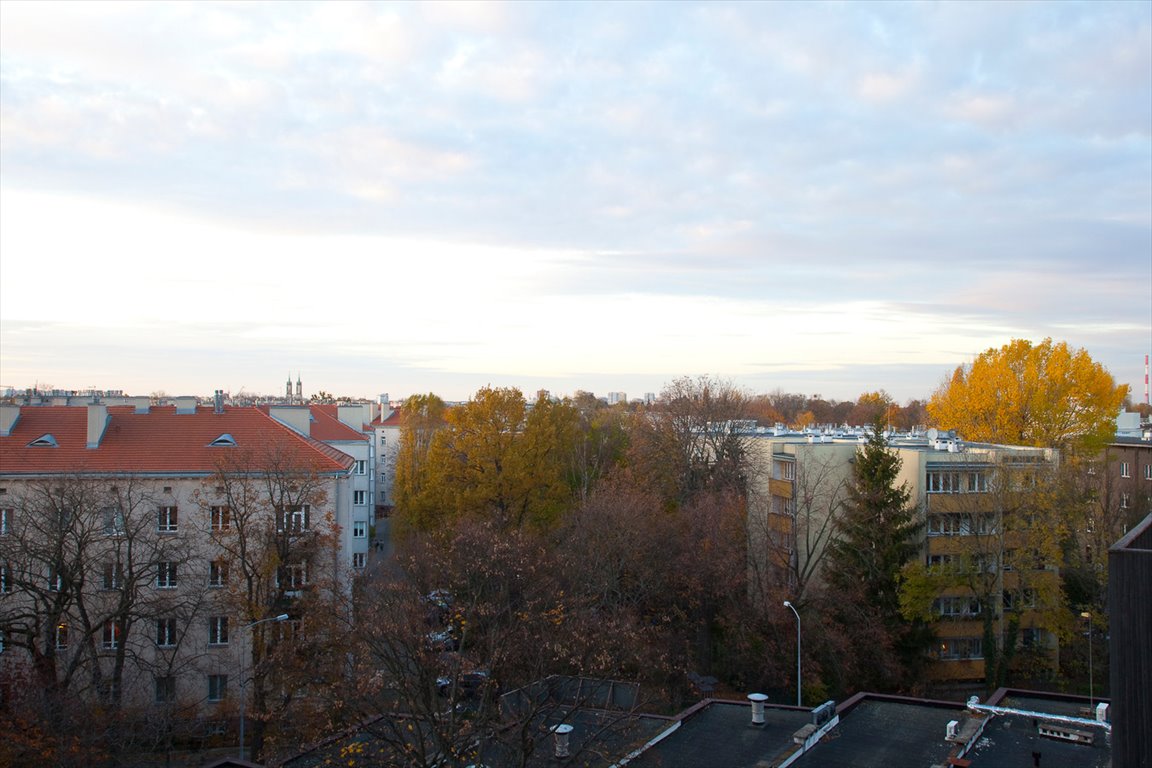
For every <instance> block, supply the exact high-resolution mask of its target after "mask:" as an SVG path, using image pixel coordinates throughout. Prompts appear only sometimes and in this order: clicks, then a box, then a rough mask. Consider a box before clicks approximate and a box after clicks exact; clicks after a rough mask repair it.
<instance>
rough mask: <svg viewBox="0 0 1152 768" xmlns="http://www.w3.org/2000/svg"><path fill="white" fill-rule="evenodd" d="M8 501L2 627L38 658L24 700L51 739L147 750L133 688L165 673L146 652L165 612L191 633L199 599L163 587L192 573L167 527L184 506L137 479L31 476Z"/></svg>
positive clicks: (0, 540) (0, 552)
mask: <svg viewBox="0 0 1152 768" xmlns="http://www.w3.org/2000/svg"><path fill="white" fill-rule="evenodd" d="M8 498H9V499H10V501H9V502H8V503H11V504H12V507H10V508H8V509H7V510H6V513H7V514H8V515H9V519H8V520H7V521H6V522H7V524H8V526H9V529H8V530H7V532H6V534H7V535H4V536H2V537H0V563H2V564H3V580H4V584H3V589H2V594H0V633H3V636H4V638H5V641H6V642H7V643H8V644H9V645H10V646H12V647H15V648H19V649H21V650H23V651H24V652H25V653H26V654H27V658H28V659H29V660H30V668H29V669H28V670H27V671H28V673H29V674H30V675H31V677H32V679H33V680H35V685H34V687H33V690H34V691H36V695H35V696H31V695H29V696H24V697H22V698H21V706H25V707H31V708H33V711H35V712H37V713H38V716H37V717H36V718H35V719H36V720H37V721H38V722H40V723H41V724H42V726H43V727H44V728H45V733H44V739H45V743H51V742H58V741H59V739H58V737H60V736H62V735H65V734H66V738H67V740H69V741H70V742H71V743H73V744H76V743H83V739H84V738H85V736H88V737H92V738H96V739H97V740H98V741H100V742H106V744H105V745H104V746H103V747H102V749H103V750H104V751H105V752H106V753H107V754H108V755H109V757H113V756H115V755H116V754H122V753H124V752H125V751H130V750H131V749H132V748H133V747H139V746H140V743H139V741H140V740H141V739H144V740H148V739H149V738H150V737H149V734H148V733H144V732H142V730H141V729H138V728H135V727H132V728H130V727H128V726H129V723H130V722H131V721H132V720H133V719H135V718H137V717H138V715H140V712H139V711H138V709H137V707H136V705H137V704H138V703H139V702H138V700H137V701H131V702H126V701H125V700H124V692H125V691H126V690H129V689H133V688H135V687H138V686H139V684H140V683H141V681H143V682H145V683H146V684H148V685H149V687H150V684H151V682H152V680H151V678H152V676H153V675H154V674H156V673H157V671H158V668H159V667H158V663H157V662H156V661H155V659H154V658H153V654H151V653H149V652H147V649H149V648H151V646H152V644H153V642H154V641H155V632H156V622H157V620H158V619H160V618H162V617H163V618H166V619H167V618H169V617H170V618H171V620H172V621H173V622H175V623H174V624H173V627H174V634H176V633H177V632H179V633H180V634H183V632H182V630H183V629H185V628H186V626H187V622H188V621H190V617H191V616H192V615H194V614H195V610H196V604H197V602H198V600H197V597H196V595H195V594H189V593H181V592H179V591H176V590H161V589H156V588H155V587H156V586H157V585H160V584H168V583H169V581H170V582H171V583H172V584H175V582H176V580H177V579H178V578H179V575H180V574H181V573H184V574H186V573H187V570H186V566H187V563H188V561H189V558H190V554H189V553H188V551H187V549H186V548H185V547H182V546H180V545H179V543H178V542H176V541H175V540H174V539H173V538H172V537H167V536H164V535H162V534H160V533H158V530H160V529H161V524H162V523H163V522H165V521H168V520H170V521H171V522H172V523H173V524H175V517H174V515H175V511H174V510H175V507H169V506H166V505H165V501H166V500H167V499H168V497H167V496H166V495H165V494H164V493H163V492H162V490H161V488H160V487H158V486H155V485H153V483H151V482H148V481H144V480H141V479H139V478H136V477H133V476H130V475H120V476H116V477H113V478H100V479H95V478H89V477H83V476H70V477H62V478H54V479H52V480H41V481H32V482H29V483H27V484H24V485H23V486H22V487H21V488H20V489H19V490H18V491H17V492H16V493H14V494H12V495H11V496H9V497H8ZM169 503H171V502H169ZM168 510H173V511H172V513H171V514H172V515H173V517H167V514H168ZM158 517H159V519H158ZM177 623H178V624H179V627H180V628H179V629H176V627H177ZM12 671H13V670H12V669H11V668H8V669H7V670H6V673H11V672H12ZM78 707H84V708H85V712H86V714H84V715H83V716H80V711H79V710H78V709H77V708H78ZM159 738H161V739H163V735H161V736H160V737H159ZM149 746H155V744H154V743H153V744H150V745H149ZM68 762H69V760H68V759H65V758H64V757H62V756H61V757H60V758H59V759H58V760H57V763H58V764H68Z"/></svg>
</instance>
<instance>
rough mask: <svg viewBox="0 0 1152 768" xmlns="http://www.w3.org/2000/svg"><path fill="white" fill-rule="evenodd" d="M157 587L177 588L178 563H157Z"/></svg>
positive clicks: (164, 561)
mask: <svg viewBox="0 0 1152 768" xmlns="http://www.w3.org/2000/svg"><path fill="white" fill-rule="evenodd" d="M156 586H157V588H159V589H175V588H176V563H174V562H172V561H171V560H161V561H160V562H158V563H156Z"/></svg>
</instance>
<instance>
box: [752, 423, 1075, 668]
mask: <svg viewBox="0 0 1152 768" xmlns="http://www.w3.org/2000/svg"><path fill="white" fill-rule="evenodd" d="M862 440H863V437H861V436H849V435H843V436H828V435H818V434H813V435H784V436H779V437H777V436H761V437H758V438H757V440H756V442H755V443H754V453H755V455H756V461H754V464H755V466H757V467H758V471H757V472H755V473H754V477H753V478H752V483H751V485H752V488H751V492H750V499H749V528H750V534H751V539H752V542H753V543H752V546H753V552H754V555H753V558H752V560H753V569H754V571H755V573H756V575H757V576H758V577H760V578H775V579H776V580H777V581H778V582H782V583H783V584H784V585H785V586H787V587H788V588H790V589H791V590H792V591H793V592H794V593H795V594H796V595H797V596H798V597H802V596H803V594H804V593H805V591H806V590H808V589H809V588H811V587H812V586H814V585H816V584H818V583H820V580H821V570H822V568H823V555H824V551H825V549H826V547H827V545H828V543H829V541H831V540H832V538H833V536H834V535H835V519H836V516H837V515H838V514H839V512H840V510H841V508H842V506H843V504H844V503H845V502H846V500H847V492H848V487H849V485H850V484H851V482H852V461H853V459H854V457H855V455H856V451H857V450H858V447H859V445H860V443H861V442H862ZM889 446H890V448H891V450H893V451H894V452H895V453H896V454H897V455H898V456H899V458H900V461H901V469H900V474H899V477H898V480H897V482H898V483H903V484H906V485H907V488H908V490H909V491H910V494H911V498H910V502H911V503H912V504H913V505H914V506H915V507H916V509H917V511H918V513H919V516H920V520H921V522H922V525H923V528H922V530H923V534H922V537H921V540H920V557H921V559H922V562H923V565H924V566H925V569H924V570H925V572H926V578H931V579H932V582H933V583H934V584H935V585H937V586H938V593H937V597H936V598H934V600H933V603H932V605H931V606H927V607H926V610H927V611H928V612H930V614H931V616H932V618H933V619H934V624H935V630H936V633H937V636H938V641H937V643H936V646H935V648H934V649H933V652H932V655H933V659H934V661H933V664H932V665H931V667H930V674H931V675H932V676H933V677H935V678H937V679H980V678H983V677H984V672H985V670H984V658H985V653H984V647H983V644H984V642H985V641H986V640H985V638H986V637H987V636H988V634H987V631H986V630H987V629H988V628H989V627H988V624H989V622H991V625H992V630H993V633H992V634H993V636H994V637H995V638H996V641H997V643H998V644H1001V645H1002V644H1003V643H1004V642H1005V638H1006V637H1008V636H1011V640H1010V641H1009V642H1012V643H1014V644H1017V645H1019V646H1021V647H1023V648H1027V649H1028V654H1030V655H1032V656H1034V657H1037V658H1038V660H1039V663H1042V664H1047V665H1050V664H1054V663H1055V661H1056V656H1055V654H1056V652H1057V643H1056V636H1055V634H1054V633H1053V632H1052V631H1050V622H1049V621H1048V620H1047V618H1046V610H1047V609H1048V608H1049V607H1051V606H1054V605H1055V604H1056V601H1057V599H1058V595H1057V594H1056V591H1057V590H1058V589H1059V574H1058V570H1057V568H1056V563H1057V562H1058V550H1057V548H1056V546H1057V542H1056V541H1055V540H1054V538H1053V537H1052V536H1051V535H1047V534H1045V533H1044V526H1043V521H1042V520H1041V518H1040V517H1039V515H1038V510H1039V501H1040V496H1039V490H1040V487H1041V485H1042V484H1043V482H1044V480H1045V478H1046V477H1048V476H1049V474H1050V473H1051V472H1052V471H1053V470H1054V469H1055V467H1056V463H1057V459H1058V457H1057V455H1056V453H1055V452H1053V451H1051V450H1046V449H1039V448H1027V447H1017V446H1000V445H976V444H965V443H963V442H961V441H959V440H957V439H956V438H955V437H953V436H939V435H937V434H935V433H930V434H929V435H923V436H911V435H910V436H895V435H894V436H892V437H891V438H890V441H889ZM761 574H764V575H761Z"/></svg>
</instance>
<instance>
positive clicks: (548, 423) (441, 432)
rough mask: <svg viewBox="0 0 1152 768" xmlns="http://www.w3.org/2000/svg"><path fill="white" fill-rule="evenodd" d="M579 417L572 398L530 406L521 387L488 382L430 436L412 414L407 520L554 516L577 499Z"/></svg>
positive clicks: (400, 483)
mask: <svg viewBox="0 0 1152 768" xmlns="http://www.w3.org/2000/svg"><path fill="white" fill-rule="evenodd" d="M405 418H406V419H407V418H408V417H407V416H406V417H405ZM578 420H579V413H578V412H577V411H576V409H575V408H574V407H572V405H571V404H570V403H568V402H561V403H555V402H552V401H551V400H549V399H548V398H547V397H544V396H541V397H540V398H539V399H538V400H537V401H536V403H534V404H533V406H532V407H531V408H529V407H528V403H527V402H526V401H525V399H524V395H523V394H521V393H520V390H518V389H515V388H492V387H485V388H483V389H481V390H479V391H478V392H477V393H476V394H475V395H474V396H473V398H472V400H470V401H469V402H468V403H466V404H464V405H460V406H456V407H454V408H451V409H447V410H445V411H443V424H442V426H441V427H439V428H435V429H433V430H432V431H431V432H430V433H429V434H428V435H424V437H430V440H428V441H427V442H421V441H420V440H419V439H418V438H419V437H420V436H419V435H417V434H415V432H414V430H412V429H410V428H409V425H408V423H407V421H406V422H405V431H404V433H403V435H402V438H401V445H400V457H399V459H398V461H397V473H396V484H397V488H396V506H397V513H398V517H399V518H400V519H401V520H402V521H403V523H404V526H403V527H406V528H408V529H413V528H415V529H424V530H429V529H433V528H436V527H437V525H438V523H439V522H440V521H441V520H442V519H455V518H460V517H463V516H466V515H479V516H481V517H490V518H492V519H494V520H495V521H496V522H497V523H498V524H499V525H501V526H509V527H514V528H519V527H521V526H523V525H525V524H533V525H547V524H549V523H550V522H551V521H553V520H554V519H555V518H556V517H557V516H558V515H559V513H560V512H561V511H562V510H563V509H564V508H565V507H566V505H567V504H569V503H570V502H571V499H572V490H571V487H570V485H569V483H568V470H569V467H570V463H571V457H570V455H571V452H572V445H573V443H574V441H575V434H576V427H577V424H578ZM421 448H423V450H420V449H421Z"/></svg>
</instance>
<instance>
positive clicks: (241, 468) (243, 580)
mask: <svg viewBox="0 0 1152 768" xmlns="http://www.w3.org/2000/svg"><path fill="white" fill-rule="evenodd" d="M331 482H332V481H331V477H330V476H329V475H328V474H326V473H323V472H320V471H318V470H317V469H316V467H315V466H312V465H311V464H309V463H308V462H307V461H305V460H302V459H300V458H299V457H298V456H296V455H294V454H292V453H291V452H289V451H287V450H280V449H278V448H271V449H269V450H266V451H256V450H251V451H250V450H246V449H241V448H236V449H234V450H233V451H231V452H229V453H228V454H226V455H225V457H224V458H223V459H221V461H220V462H219V464H218V467H217V471H216V473H215V474H214V475H213V476H212V477H210V478H209V479H207V480H206V481H205V483H204V487H203V489H202V490H201V491H200V492H199V493H198V494H197V497H196V502H197V506H198V507H199V508H200V511H201V514H200V515H199V525H200V527H201V529H202V532H203V533H204V534H205V537H206V538H207V540H208V541H209V544H210V548H211V551H210V552H209V553H208V554H209V556H210V563H209V579H208V583H209V585H210V586H212V587H215V588H216V589H214V590H213V591H214V592H215V594H214V601H215V607H216V610H218V611H221V614H222V615H224V616H227V618H225V619H224V621H225V622H229V623H226V624H224V625H223V627H222V630H223V632H224V633H226V634H225V636H226V637H231V636H235V638H236V640H237V641H238V642H239V643H240V645H241V653H242V657H241V660H240V669H239V671H240V678H241V679H240V689H241V690H240V693H239V695H240V696H246V697H248V698H249V699H250V700H251V704H250V705H249V706H248V724H249V726H250V729H251V730H250V731H249V734H248V739H246V740H248V741H249V743H250V745H251V754H253V755H259V754H260V753H261V751H262V749H263V747H264V739H265V735H266V732H267V730H268V729H267V728H266V725H267V724H269V723H273V724H275V723H277V722H283V721H284V720H285V719H287V718H288V712H289V710H290V708H291V706H292V705H293V703H294V702H295V698H296V693H297V692H298V691H301V690H305V689H306V686H305V685H303V684H297V685H295V686H292V685H285V684H284V682H283V679H282V678H285V677H287V678H289V679H290V678H291V673H292V670H290V669H287V668H286V667H285V666H284V663H285V662H286V661H287V660H288V659H289V658H290V656H289V655H288V654H286V653H284V652H282V651H281V650H280V649H279V645H280V644H281V643H282V642H283V641H285V640H286V639H293V638H294V636H295V634H296V633H297V632H298V631H301V630H303V631H313V632H315V631H317V628H318V627H320V626H323V624H324V622H325V621H326V620H327V619H328V618H330V617H331V616H332V614H333V613H337V614H338V613H339V612H341V611H342V610H345V606H346V603H345V601H344V597H345V591H346V589H347V585H346V584H345V583H344V576H346V574H344V573H342V569H341V566H340V563H339V560H338V537H337V529H336V526H335V520H334V517H333V515H332V514H331V513H330V512H327V511H326V508H327V502H328V498H329V488H330V486H331ZM282 614H287V615H288V616H289V617H290V621H289V622H288V625H289V626H290V627H291V628H292V630H291V631H289V630H285V628H284V627H283V626H281V625H280V624H281V623H280V622H276V623H270V622H267V621H265V620H266V619H268V618H270V617H275V616H279V615H282ZM232 622H234V623H232ZM216 631H217V633H218V634H219V633H220V631H221V629H217V630H216ZM278 653H279V656H278V657H277V654H278ZM298 663H300V664H303V665H305V667H306V668H307V669H310V670H312V672H313V673H315V672H317V671H318V669H319V667H320V666H321V658H320V657H316V658H302V659H299V662H298ZM297 683H299V681H297ZM293 728H295V726H293Z"/></svg>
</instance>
